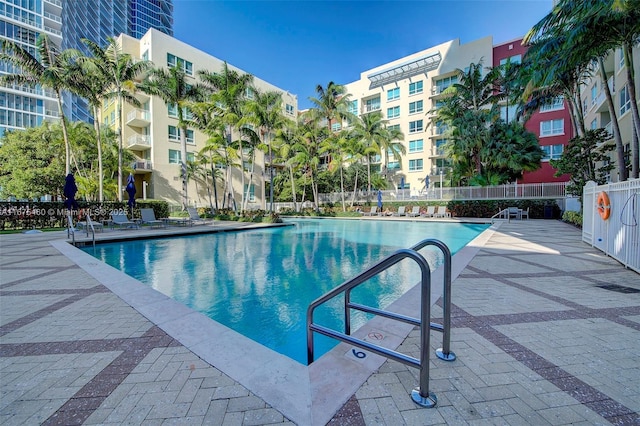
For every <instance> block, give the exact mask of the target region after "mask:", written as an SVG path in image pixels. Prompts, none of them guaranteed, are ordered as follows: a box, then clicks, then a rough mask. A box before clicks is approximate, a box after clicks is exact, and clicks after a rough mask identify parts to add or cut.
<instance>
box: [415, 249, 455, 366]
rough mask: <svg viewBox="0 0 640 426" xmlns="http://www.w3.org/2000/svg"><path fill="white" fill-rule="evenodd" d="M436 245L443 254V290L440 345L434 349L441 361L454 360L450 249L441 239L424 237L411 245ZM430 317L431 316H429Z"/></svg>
mask: <svg viewBox="0 0 640 426" xmlns="http://www.w3.org/2000/svg"><path fill="white" fill-rule="evenodd" d="M429 245H431V246H436V247H438V248H439V249H440V250H441V251H442V254H443V255H444V265H443V267H444V290H443V293H442V299H443V303H442V347H441V348H438V349H436V356H437V357H438V358H440V359H441V360H443V361H455V359H456V354H455V353H454V352H452V351H451V250H449V247H447V245H446V244H444V243H443V242H442V241H439V240H435V239H426V240H422V241H420V242H419V243H418V244H415V245H414V246H413V247H411V250H415V251H418V250H420V249H421V248H423V247H426V246H429ZM429 318H431V317H429Z"/></svg>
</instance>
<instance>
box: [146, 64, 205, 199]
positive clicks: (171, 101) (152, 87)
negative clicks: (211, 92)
mask: <svg viewBox="0 0 640 426" xmlns="http://www.w3.org/2000/svg"><path fill="white" fill-rule="evenodd" d="M138 88H139V89H140V90H142V91H143V92H144V93H147V94H149V95H153V96H158V97H159V98H160V99H162V100H163V101H164V103H165V104H166V105H167V107H172V108H174V110H175V113H176V117H177V119H178V126H177V127H178V129H179V131H180V178H181V180H182V209H183V210H185V209H186V208H187V206H188V205H189V194H188V177H187V173H188V172H187V167H188V166H187V161H188V159H187V132H188V126H187V125H188V119H189V116H190V113H189V111H188V107H187V105H188V104H187V103H188V102H189V101H192V102H195V101H198V100H200V99H201V98H202V96H203V91H204V88H203V87H202V86H200V85H198V84H191V83H189V82H188V81H187V77H186V74H185V72H184V71H183V70H182V69H181V68H178V67H171V68H169V69H168V70H165V69H163V68H155V69H152V70H151V71H150V72H149V73H148V74H147V76H146V77H145V79H144V80H143V81H142V83H141V84H139V85H138Z"/></svg>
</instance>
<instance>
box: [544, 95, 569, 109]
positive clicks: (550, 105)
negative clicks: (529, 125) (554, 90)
mask: <svg viewBox="0 0 640 426" xmlns="http://www.w3.org/2000/svg"><path fill="white" fill-rule="evenodd" d="M560 109H564V97H563V96H556V97H555V98H553V99H551V100H550V101H548V102H545V103H543V104H542V105H540V112H548V111H557V110H560Z"/></svg>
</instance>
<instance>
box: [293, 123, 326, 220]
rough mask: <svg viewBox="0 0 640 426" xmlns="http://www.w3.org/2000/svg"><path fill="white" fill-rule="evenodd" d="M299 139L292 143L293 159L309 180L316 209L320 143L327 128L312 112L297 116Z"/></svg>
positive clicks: (324, 136) (317, 206) (317, 205)
mask: <svg viewBox="0 0 640 426" xmlns="http://www.w3.org/2000/svg"><path fill="white" fill-rule="evenodd" d="M298 128H299V131H300V139H299V140H298V141H297V142H296V144H295V145H294V148H293V149H294V151H295V156H294V158H295V161H296V162H297V163H298V164H300V165H301V166H302V167H303V173H304V174H305V175H306V176H307V177H308V178H309V180H310V182H311V191H312V193H313V202H314V206H315V209H316V211H317V210H318V208H319V204H318V178H317V176H318V166H319V164H320V143H321V142H322V140H324V139H325V138H327V136H328V133H329V130H328V128H327V127H324V126H322V125H321V123H320V119H319V117H318V116H317V115H316V114H314V113H313V112H309V111H307V113H305V114H302V115H300V117H299V118H298Z"/></svg>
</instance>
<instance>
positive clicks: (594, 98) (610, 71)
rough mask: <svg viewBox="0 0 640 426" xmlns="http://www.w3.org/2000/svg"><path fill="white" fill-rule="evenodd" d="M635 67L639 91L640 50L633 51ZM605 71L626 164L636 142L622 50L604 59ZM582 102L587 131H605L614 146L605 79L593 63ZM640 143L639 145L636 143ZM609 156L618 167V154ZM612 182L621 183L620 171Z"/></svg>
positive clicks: (611, 152)
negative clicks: (604, 84) (591, 75)
mask: <svg viewBox="0 0 640 426" xmlns="http://www.w3.org/2000/svg"><path fill="white" fill-rule="evenodd" d="M632 57H633V67H634V69H635V70H636V73H635V86H636V91H637V90H638V89H639V88H640V73H638V72H637V70H638V69H640V48H638V47H635V48H634V49H633V54H632ZM604 67H605V72H606V75H607V84H608V86H609V89H610V91H611V96H612V98H613V105H614V111H613V112H614V113H615V116H616V118H617V120H618V125H619V127H620V136H621V137H622V144H623V145H624V149H625V156H626V159H627V163H629V162H630V160H631V155H632V149H631V146H632V145H631V144H632V143H633V116H632V114H631V102H633V100H632V99H631V96H630V95H629V87H628V85H627V67H626V65H625V61H624V55H623V52H622V49H615V50H612V51H611V52H610V53H609V55H608V56H607V57H606V59H605V60H604ZM580 96H581V99H582V111H583V114H584V123H585V127H587V129H599V128H603V129H606V130H607V131H608V132H609V134H610V135H611V138H610V139H609V140H608V141H607V142H606V143H607V144H608V145H614V146H615V140H614V139H613V128H612V119H613V117H612V115H611V113H610V112H609V105H608V103H607V99H606V95H605V91H604V87H603V83H602V78H601V77H600V68H599V65H598V64H594V69H593V77H592V78H591V79H590V80H589V81H587V82H586V83H585V84H583V86H582V91H581V93H580ZM636 143H638V142H636ZM609 157H610V158H611V162H612V163H614V164H617V159H616V152H615V150H614V151H610V152H609ZM608 180H609V182H618V181H619V180H620V179H619V176H618V172H617V169H614V170H612V171H611V173H610V176H609V179H608Z"/></svg>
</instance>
